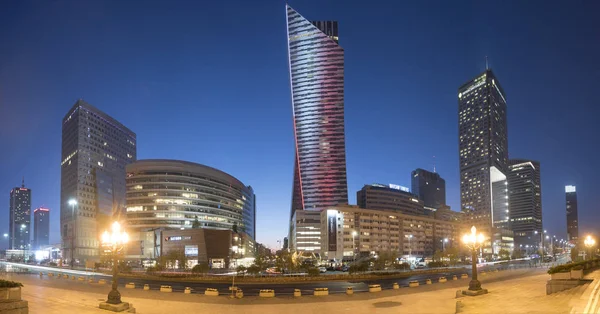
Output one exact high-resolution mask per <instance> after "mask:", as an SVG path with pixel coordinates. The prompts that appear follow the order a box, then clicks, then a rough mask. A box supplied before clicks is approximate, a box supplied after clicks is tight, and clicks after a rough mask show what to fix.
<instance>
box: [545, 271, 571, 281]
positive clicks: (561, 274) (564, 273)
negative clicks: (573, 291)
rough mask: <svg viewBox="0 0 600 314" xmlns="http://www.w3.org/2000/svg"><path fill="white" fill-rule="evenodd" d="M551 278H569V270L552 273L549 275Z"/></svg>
mask: <svg viewBox="0 0 600 314" xmlns="http://www.w3.org/2000/svg"><path fill="white" fill-rule="evenodd" d="M550 278H551V279H552V280H569V279H571V272H570V271H567V272H562V273H554V274H551V275H550Z"/></svg>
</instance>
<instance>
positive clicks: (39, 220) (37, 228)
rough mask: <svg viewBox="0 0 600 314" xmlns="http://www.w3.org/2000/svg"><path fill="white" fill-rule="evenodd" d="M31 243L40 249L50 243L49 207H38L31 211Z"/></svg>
mask: <svg viewBox="0 0 600 314" xmlns="http://www.w3.org/2000/svg"><path fill="white" fill-rule="evenodd" d="M33 221H34V222H33V245H34V247H35V248H36V249H40V248H42V247H44V246H46V245H48V244H50V209H48V208H44V207H40V208H36V209H35V210H34V211H33Z"/></svg>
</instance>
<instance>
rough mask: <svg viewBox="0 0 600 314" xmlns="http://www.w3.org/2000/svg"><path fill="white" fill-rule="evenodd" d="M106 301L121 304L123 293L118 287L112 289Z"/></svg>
mask: <svg viewBox="0 0 600 314" xmlns="http://www.w3.org/2000/svg"><path fill="white" fill-rule="evenodd" d="M106 303H108V304H121V303H122V302H121V293H120V292H119V291H118V290H116V289H112V290H110V292H109V293H108V300H107V301H106Z"/></svg>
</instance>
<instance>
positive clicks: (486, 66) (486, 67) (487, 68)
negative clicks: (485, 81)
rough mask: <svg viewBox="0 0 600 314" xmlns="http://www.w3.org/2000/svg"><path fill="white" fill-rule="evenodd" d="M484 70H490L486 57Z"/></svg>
mask: <svg viewBox="0 0 600 314" xmlns="http://www.w3.org/2000/svg"><path fill="white" fill-rule="evenodd" d="M485 69H486V70H489V69H490V67H489V64H488V57H487V56H485Z"/></svg>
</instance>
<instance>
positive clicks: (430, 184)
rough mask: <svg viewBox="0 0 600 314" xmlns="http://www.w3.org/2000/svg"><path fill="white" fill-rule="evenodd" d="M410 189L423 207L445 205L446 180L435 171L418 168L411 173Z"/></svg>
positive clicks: (436, 207)
mask: <svg viewBox="0 0 600 314" xmlns="http://www.w3.org/2000/svg"><path fill="white" fill-rule="evenodd" d="M411 191H412V193H413V194H415V195H417V196H418V197H419V199H420V200H422V201H423V205H424V206H425V207H430V208H435V209H438V208H440V207H441V206H444V205H446V180H444V179H442V177H440V175H439V174H438V173H436V172H430V171H427V170H423V169H421V168H418V169H416V170H414V171H413V172H412V173H411Z"/></svg>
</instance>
